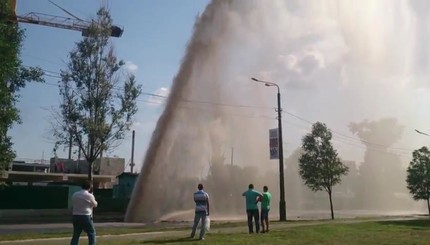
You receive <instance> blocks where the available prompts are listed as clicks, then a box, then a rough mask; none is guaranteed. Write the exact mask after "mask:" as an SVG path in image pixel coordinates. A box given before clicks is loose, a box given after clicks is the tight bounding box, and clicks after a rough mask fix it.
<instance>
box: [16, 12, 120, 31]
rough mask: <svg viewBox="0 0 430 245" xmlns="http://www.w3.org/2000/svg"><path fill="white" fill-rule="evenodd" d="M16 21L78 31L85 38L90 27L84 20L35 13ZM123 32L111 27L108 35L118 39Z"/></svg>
mask: <svg viewBox="0 0 430 245" xmlns="http://www.w3.org/2000/svg"><path fill="white" fill-rule="evenodd" d="M16 21H18V22H21V23H29V24H36V25H44V26H51V27H56V28H63V29H69V30H75V31H80V32H82V35H83V36H87V33H88V28H89V27H90V25H91V22H89V21H85V20H80V19H73V18H67V17H61V16H55V15H49V14H41V13H35V12H30V13H28V14H25V15H22V16H18V15H17V16H16ZM123 31H124V30H123V29H122V28H120V27H118V26H111V34H110V35H111V36H112V37H120V36H121V35H122V33H123Z"/></svg>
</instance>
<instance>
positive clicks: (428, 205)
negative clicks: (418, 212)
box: [427, 198, 430, 218]
mask: <svg viewBox="0 0 430 245" xmlns="http://www.w3.org/2000/svg"><path fill="white" fill-rule="evenodd" d="M427 209H428V211H429V218H430V200H429V198H427Z"/></svg>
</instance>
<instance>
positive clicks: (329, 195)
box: [328, 190, 334, 219]
mask: <svg viewBox="0 0 430 245" xmlns="http://www.w3.org/2000/svg"><path fill="white" fill-rule="evenodd" d="M328 197H329V199H330V211H331V219H334V212H333V201H332V200H331V190H330V191H329V192H328Z"/></svg>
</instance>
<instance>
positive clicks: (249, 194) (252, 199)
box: [242, 184, 262, 234]
mask: <svg viewBox="0 0 430 245" xmlns="http://www.w3.org/2000/svg"><path fill="white" fill-rule="evenodd" d="M242 196H244V197H245V200H246V215H247V217H248V228H249V233H250V234H251V233H254V231H253V225H252V219H254V221H255V231H256V232H257V233H259V232H260V221H259V215H258V205H257V203H258V199H257V198H259V197H260V198H261V197H262V195H261V193H260V192H258V191H256V190H254V185H253V184H249V186H248V190H247V191H245V192H244V193H243V194H242Z"/></svg>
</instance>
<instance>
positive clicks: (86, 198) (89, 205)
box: [70, 181, 97, 245]
mask: <svg viewBox="0 0 430 245" xmlns="http://www.w3.org/2000/svg"><path fill="white" fill-rule="evenodd" d="M81 187H82V190H80V191H77V192H75V193H73V196H72V206H73V237H72V240H71V241H70V245H78V243H79V237H80V236H81V233H82V231H85V232H86V233H87V235H88V244H89V245H95V244H96V230H95V229H94V225H93V219H92V214H93V208H95V207H97V202H96V199H95V197H94V195H93V194H91V193H90V191H91V188H92V187H91V183H90V182H89V181H85V182H84V183H82V186H81Z"/></svg>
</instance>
